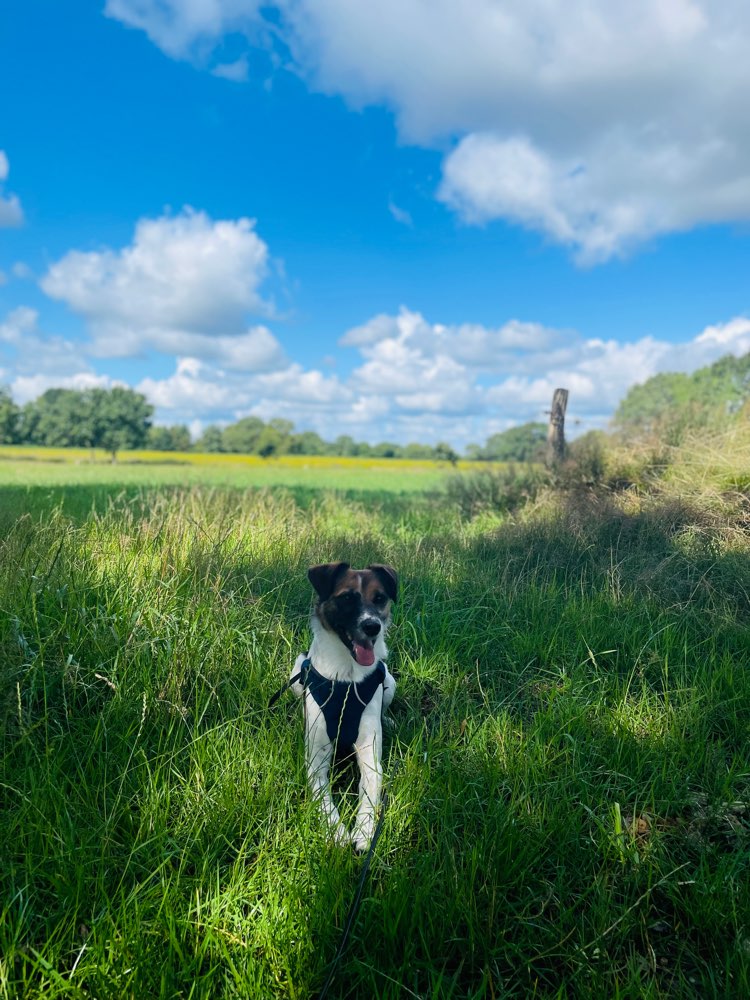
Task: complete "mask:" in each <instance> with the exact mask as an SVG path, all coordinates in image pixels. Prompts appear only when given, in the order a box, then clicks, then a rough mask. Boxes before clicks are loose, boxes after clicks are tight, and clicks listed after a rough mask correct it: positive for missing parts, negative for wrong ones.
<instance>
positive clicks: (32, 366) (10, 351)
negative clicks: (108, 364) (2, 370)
mask: <svg viewBox="0 0 750 1000" xmlns="http://www.w3.org/2000/svg"><path fill="white" fill-rule="evenodd" d="M38 321H39V314H38V313H37V311H36V310H35V309H30V308H28V307H27V306H19V307H18V308H17V309H14V310H12V312H10V313H9V314H8V315H7V316H6V318H5V320H4V321H3V322H2V323H0V356H2V357H3V358H4V360H6V362H7V363H9V364H10V365H11V366H12V368H13V370H14V371H15V372H16V373H17V374H19V375H22V376H27V375H29V374H34V375H39V376H44V377H46V376H48V375H49V376H51V377H54V376H55V375H59V376H63V377H68V376H72V375H76V374H81V373H87V372H90V371H91V366H90V365H89V363H88V362H87V361H86V359H85V358H84V355H83V353H82V351H81V345H80V344H76V343H74V342H73V341H70V340H66V339H65V338H64V337H59V336H57V335H51V334H47V333H44V332H43V331H41V330H40V329H39V324H38ZM42 391H43V390H42Z"/></svg>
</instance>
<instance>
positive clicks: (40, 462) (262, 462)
mask: <svg viewBox="0 0 750 1000" xmlns="http://www.w3.org/2000/svg"><path fill="white" fill-rule="evenodd" d="M471 464H472V463H469V462H459V463H458V466H457V467H458V468H459V469H466V468H469V467H471ZM451 469H452V466H451V465H450V464H449V463H447V462H433V461H426V460H416V461H410V460H408V459H398V460H393V459H387V458H385V459H378V458H336V457H328V456H318V455H283V456H281V457H280V458H273V459H266V458H260V457H259V456H257V455H225V454H196V453H194V452H168V451H125V452H120V455H119V457H118V461H117V462H116V463H114V464H113V463H112V462H111V460H110V459H109V457H108V456H107V455H106V453H104V452H101V451H97V452H93V453H92V452H91V451H89V450H87V449H84V448H36V447H22V446H13V445H4V446H0V483H9V484H15V485H19V486H67V485H92V486H96V485H101V484H106V485H107V486H108V487H110V486H112V485H120V486H123V487H128V486H133V485H135V486H157V485H170V486H190V485H198V484H202V485H206V484H210V485H214V486H234V487H237V488H240V489H246V488H248V487H261V486H289V487H293V488H297V487H299V488H303V489H304V488H311V489H316V490H317V489H319V488H320V487H321V486H325V488H326V489H340V490H359V491H367V492H371V491H385V492H408V493H413V492H418V491H422V490H430V489H435V488H436V487H439V486H440V485H441V484H442V482H443V480H444V479H445V476H446V473H447V472H448V471H449V470H451Z"/></svg>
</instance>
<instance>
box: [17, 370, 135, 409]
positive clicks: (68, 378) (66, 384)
mask: <svg viewBox="0 0 750 1000" xmlns="http://www.w3.org/2000/svg"><path fill="white" fill-rule="evenodd" d="M113 385H125V383H124V382H120V381H118V380H117V379H112V378H110V377H109V375H94V374H93V373H92V372H77V373H76V374H75V375H63V376H61V375H18V376H17V377H16V378H14V379H13V381H12V382H11V383H10V388H11V392H12V394H13V398H14V399H15V401H16V402H17V403H19V404H20V405H23V404H24V403H28V402H30V401H31V400H32V399H36V398H37V396H41V395H42V393H44V392H46V391H47V389H97V388H98V389H109V388H111V387H112V386H113Z"/></svg>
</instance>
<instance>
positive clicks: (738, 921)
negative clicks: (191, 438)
mask: <svg viewBox="0 0 750 1000" xmlns="http://www.w3.org/2000/svg"><path fill="white" fill-rule="evenodd" d="M118 471H119V470H118ZM118 481H119V480H118ZM119 482H121V481H119ZM146 482H148V480H146ZM48 486H49V483H46V484H45V485H44V486H37V487H36V488H34V489H31V490H29V489H28V488H27V487H26V486H25V485H23V484H20V485H19V484H16V485H15V486H8V487H5V488H0V531H1V533H0V548H1V550H2V551H1V552H0V671H1V676H2V686H1V687H0V699H1V700H0V710H1V711H2V716H3V718H2V733H3V736H2V773H0V844H2V851H0V907H2V910H0V996H2V997H13V998H15V997H28V998H37V997H38V998H41V997H44V998H59V997H96V998H109V997H112V998H120V997H132V998H138V1000H141V998H148V997H165V998H166V997H170V998H171V997H175V998H176V997H185V998H188V997H189V998H207V1000H208V998H212V1000H213V998H225V997H226V998H232V997H237V998H246V997H253V998H255V997H257V998H263V1000H265V998H274V997H279V998H281V997H291V998H308V997H311V996H315V995H316V992H317V990H318V989H319V988H320V986H321V984H322V982H323V981H324V979H325V976H326V972H327V966H328V962H329V961H330V959H331V958H332V956H333V954H334V953H335V950H336V947H337V945H338V941H339V937H340V934H341V929H342V923H343V920H344V918H345V915H346V911H347V908H348V906H349V902H350V900H351V897H352V894H353V892H354V890H355V887H356V882H357V878H358V873H359V871H360V866H361V863H362V862H361V860H359V859H357V858H355V857H354V856H353V855H352V854H351V853H350V852H348V851H345V850H342V849H340V848H337V847H335V846H334V845H332V844H331V843H330V842H329V840H328V838H327V836H326V832H325V830H324V828H323V825H322V823H321V821H320V817H319V815H318V813H317V810H316V808H315V806H314V804H313V803H311V802H310V799H309V796H308V794H307V792H306V789H305V780H304V774H303V768H302V753H303V751H302V740H301V718H300V717H299V714H298V712H299V709H298V705H297V704H296V703H293V702H294V699H293V698H291V696H290V697H289V698H288V699H285V700H283V701H282V703H281V704H280V705H279V706H278V707H277V708H276V709H275V710H274V711H271V712H268V711H267V710H266V708H265V706H266V704H267V701H268V698H269V697H270V695H271V694H272V693H273V692H274V691H275V690H276V689H277V688H278V687H279V686H280V685H281V683H282V682H283V681H284V680H285V679H286V677H287V676H288V673H289V669H290V666H291V663H292V661H293V659H294V657H295V656H296V654H297V653H298V652H300V651H302V650H304V649H305V648H306V645H307V641H308V632H307V617H308V612H309V605H310V596H311V595H310V588H309V585H308V583H307V581H306V579H305V570H306V567H307V566H308V565H309V564H311V563H313V562H320V561H324V560H328V559H339V558H346V559H347V560H349V561H351V562H352V563H354V564H363V563H367V562H370V561H375V560H378V561H385V562H390V563H392V564H393V565H394V566H396V567H397V568H398V570H399V571H400V574H401V578H402V587H403V591H402V600H401V601H400V602H399V604H398V605H397V607H396V615H395V619H396V620H395V624H394V628H393V631H392V636H391V643H390V645H391V657H390V666H391V669H392V670H393V671H394V673H395V674H396V676H397V679H398V683H399V689H398V692H397V697H396V701H395V703H394V709H393V713H392V714H393V718H394V728H393V730H391V731H389V733H388V734H387V747H386V761H385V772H386V778H388V776H389V775H392V776H393V778H392V781H391V792H390V794H391V802H390V807H389V809H388V812H387V814H386V819H385V826H384V833H383V837H382V839H381V841H380V843H379V845H378V850H377V854H376V856H375V859H374V862H373V868H372V872H371V878H370V881H369V883H368V886H367V888H366V890H365V894H364V899H363V903H362V907H361V910H360V913H359V916H358V919H357V923H356V926H355V929H354V933H353V935H352V940H351V942H350V946H349V948H348V950H347V952H346V954H345V956H344V959H343V962H342V965H341V967H340V969H339V970H338V972H337V975H336V977H335V979H334V984H333V988H332V991H331V994H330V995H331V996H332V997H338V998H344V997H368V998H369V997H377V998H393V1000H396V998H402V997H409V996H417V997H420V998H432V997H435V998H443V997H445V998H455V1000H458V998H479V997H488V998H493V997H519V998H525V997H531V996H539V997H592V998H593V997H596V998H600V997H623V998H624V997H629V998H640V997H686V998H687V997H695V996H701V997H704V996H717V997H730V996H732V997H734V996H746V995H749V994H750V892H749V891H748V885H749V884H750V870H749V869H750V853H749V852H750V838H749V837H748V830H749V827H748V808H750V806H749V805H748V801H749V791H748V790H749V787H750V760H749V753H748V748H749V743H750V740H749V737H748V722H747V720H748V718H750V670H749V667H750V656H749V655H748V654H749V652H750V650H749V648H748V647H749V643H748V625H750V621H749V619H750V605H749V603H748V594H749V593H750V562H749V558H748V557H749V554H750V553H749V549H750V546H749V545H748V540H747V532H746V520H744V519H745V518H746V517H747V504H746V502H745V501H744V500H743V499H742V498H741V497H734V498H730V499H726V498H725V499H723V500H720V501H719V500H716V499H714V500H713V501H712V504H711V505H701V503H700V501H699V500H698V499H692V500H691V501H690V502H687V501H684V500H679V499H674V498H672V499H670V498H668V497H662V498H646V499H644V500H642V501H637V500H635V499H633V498H628V499H627V500H626V501H622V502H615V501H606V500H604V499H603V498H601V497H598V498H591V497H582V496H578V497H576V496H572V495H571V496H567V497H562V498H561V499H560V500H559V501H556V502H552V501H550V500H547V501H545V502H543V503H539V504H538V505H537V506H536V507H535V508H534V509H529V510H527V511H525V512H524V513H523V514H522V515H519V516H518V517H517V518H516V519H515V520H507V521H505V522H500V521H499V519H497V518H495V519H492V518H491V517H487V516H486V515H484V516H482V517H481V518H478V519H475V520H467V519H465V518H463V517H462V516H461V515H460V514H459V512H458V511H457V510H455V509H453V508H452V507H450V506H449V504H448V501H447V500H446V499H445V498H442V499H441V498H440V497H438V496H430V495H422V494H420V493H418V492H417V493H411V494H409V493H405V494H403V495H388V494H385V493H377V492H373V493H367V492H366V491H365V492H364V493H360V494H357V493H351V494H349V495H348V496H347V498H346V500H345V501H344V499H343V498H342V496H341V494H332V493H328V492H315V491H313V489H312V487H311V486H310V487H309V488H308V489H307V490H303V491H302V492H299V493H295V491H294V490H290V489H286V490H284V489H281V490H279V489H276V490H272V491H269V490H260V491H243V490H240V489H222V488H216V487H208V486H194V487H191V488H188V489H178V488H174V487H173V488H164V487H158V488H148V487H143V488H138V486H137V483H136V481H135V480H133V481H132V482H131V483H130V485H129V486H127V488H125V489H120V490H119V492H118V491H115V492H114V493H112V491H111V490H109V488H108V486H107V484H106V482H102V481H101V480H100V481H98V484H91V485H80V486H78V487H76V488H75V489H70V490H65V491H64V493H63V494H61V493H60V492H58V491H55V490H50V489H49V488H48ZM108 492H109V493H110V494H111V496H110V497H109V498H108ZM61 496H64V503H63V504H62V506H61V505H60V499H61ZM341 794H342V798H343V800H344V807H345V809H346V808H349V809H350V810H351V806H352V804H353V803H352V799H353V795H352V792H351V791H347V790H346V788H344V789H343V791H342V793H341Z"/></svg>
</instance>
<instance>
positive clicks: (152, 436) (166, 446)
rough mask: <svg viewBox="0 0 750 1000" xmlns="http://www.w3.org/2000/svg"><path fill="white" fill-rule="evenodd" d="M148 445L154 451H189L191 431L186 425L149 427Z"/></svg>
mask: <svg viewBox="0 0 750 1000" xmlns="http://www.w3.org/2000/svg"><path fill="white" fill-rule="evenodd" d="M146 445H147V446H148V447H149V448H153V449H154V451H187V450H188V448H189V447H190V431H189V430H188V429H187V427H185V425H184V424H173V425H172V426H171V427H163V426H155V427H149V430H148V436H147V438H146Z"/></svg>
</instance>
